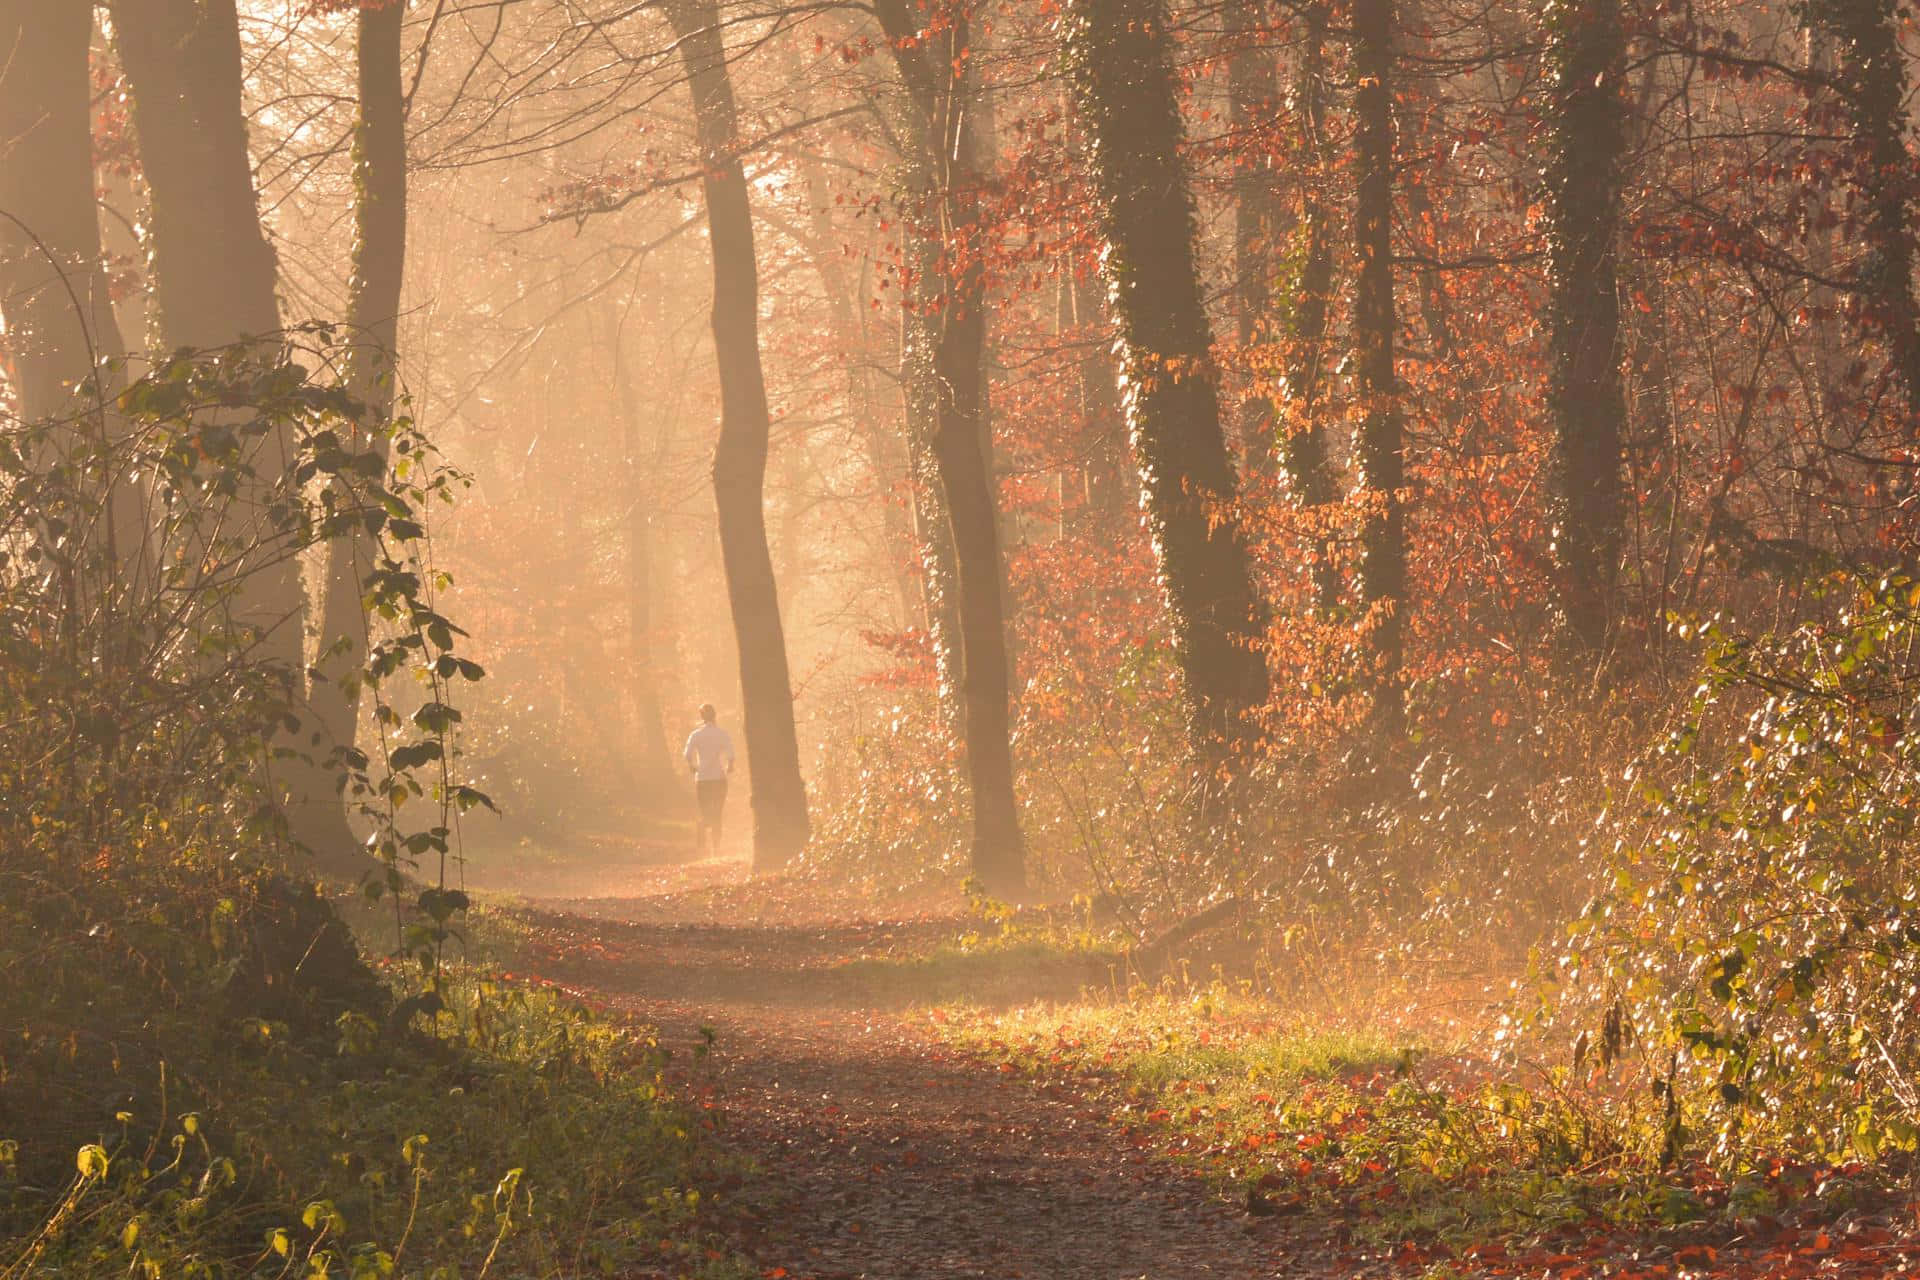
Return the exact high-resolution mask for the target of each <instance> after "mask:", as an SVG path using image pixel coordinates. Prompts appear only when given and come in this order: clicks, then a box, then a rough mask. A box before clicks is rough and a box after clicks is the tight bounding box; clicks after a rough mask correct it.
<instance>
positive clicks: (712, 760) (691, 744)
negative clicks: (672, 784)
mask: <svg viewBox="0 0 1920 1280" xmlns="http://www.w3.org/2000/svg"><path fill="white" fill-rule="evenodd" d="M719 714H720V713H719V712H717V711H715V710H714V709H713V704H712V703H711V702H708V703H705V704H703V705H702V706H701V708H700V727H699V728H697V729H695V730H694V731H693V732H692V733H690V734H688V735H687V746H686V751H685V755H686V758H687V768H689V769H691V770H692V771H693V790H694V799H695V800H697V801H698V802H699V806H700V825H699V826H698V827H696V828H695V830H694V837H693V839H694V845H695V846H696V847H697V848H701V849H705V850H707V851H708V852H710V853H716V854H717V853H719V852H720V826H721V821H722V819H724V818H725V816H726V809H727V776H728V775H729V774H731V773H732V772H733V735H732V734H730V733H728V732H727V731H726V730H725V729H722V728H721V727H720V726H719V725H718V724H717V723H715V721H716V720H717V719H718V718H719ZM709 832H711V833H712V837H713V838H712V842H711V843H709V842H708V839H707V837H708V833H709Z"/></svg>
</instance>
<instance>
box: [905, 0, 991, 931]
mask: <svg viewBox="0 0 1920 1280" xmlns="http://www.w3.org/2000/svg"><path fill="white" fill-rule="evenodd" d="M876 10H877V12H878V14H879V16H880V22H881V26H882V27H883V29H884V30H885V31H886V34H887V36H888V38H889V40H890V41H891V43H892V47H893V49H894V53H895V58H896V60H897V61H898V63H899V65H900V71H901V77H902V79H903V80H904V81H905V82H906V85H907V91H908V94H909V96H910V98H911V99H912V100H913V103H914V115H915V119H916V123H917V125H918V126H919V128H918V133H919V138H918V142H919V146H918V152H919V154H918V155H917V156H916V157H915V158H914V160H913V165H912V167H913V169H914V173H915V179H916V180H915V183H914V186H915V191H914V194H915V197H916V201H915V203H916V206H917V207H916V208H915V209H914V210H913V211H912V212H911V214H910V216H909V217H908V219H907V229H906V234H907V235H908V236H911V237H913V238H915V239H916V240H918V241H919V242H920V243H919V244H918V245H917V246H914V248H913V252H914V255H915V257H916V259H918V267H919V269H918V270H917V271H916V272H915V278H914V282H913V288H914V292H913V296H912V298H911V301H910V304H909V306H910V309H911V310H912V311H913V313H914V314H913V317H912V318H911V319H910V321H909V323H910V324H912V325H913V326H914V327H915V328H916V329H919V330H921V331H922V332H920V333H919V334H917V335H915V338H914V341H915V344H916V346H924V347H925V350H924V351H917V352H916V358H917V359H918V360H919V361H920V362H921V363H922V366H923V367H924V368H925V369H926V370H927V371H928V372H930V374H931V387H930V388H929V389H930V390H931V392H932V397H933V403H932V405H931V406H928V405H924V404H923V405H921V406H920V408H921V410H922V411H923V412H924V411H926V409H928V408H931V410H932V413H933V422H932V431H931V433H930V440H929V444H930V446H931V452H932V454H933V462H934V466H935V469H936V470H937V472H938V474H939V480H940V491H941V496H942V497H943V499H944V500H945V506H946V515H947V525H948V529H949V531H950V535H951V538H952V547H953V565H954V582H955V585H956V587H957V588H958V595H959V600H958V605H959V623H960V636H959V640H960V643H959V646H958V648H959V659H960V663H959V666H960V671H959V675H960V695H961V696H960V701H961V707H962V712H963V720H962V724H963V727H964V734H965V745H966V762H967V781H968V784H969V787H970V789H971V792H972V796H973V839H972V848H971V854H970V857H971V864H972V869H973V874H974V876H975V877H976V878H977V879H978V880H979V881H980V883H981V884H982V886H983V887H984V888H985V889H986V890H987V892H989V893H991V894H994V895H995V896H1001V897H1007V896H1013V895H1016V894H1019V893H1022V892H1024V891H1025V888H1026V843H1025V839H1024V837H1023V836H1022V835H1021V833H1020V809H1019V802H1018V800H1017V798H1016V797H1015V794H1014V781H1013V745H1012V738H1013V731H1012V730H1013V727H1012V719H1011V712H1010V707H1009V703H1010V700H1011V687H1010V686H1011V683H1012V664H1011V663H1010V662H1009V661H1008V657H1007V633H1006V589H1005V583H1004V580H1003V572H1004V570H1003V565H1002V561H1001V555H1000V530H999V509H998V508H999V504H998V502H997V500H996V497H995V491H994V490H995V486H994V480H993V472H992V468H991V465H990V463H989V461H988V446H987V443H986V432H987V422H988V419H987V404H986V393H987V388H986V345H987V289H986V276H985V272H984V270H983V269H982V266H981V263H980V256H979V255H980V252H981V250H982V248H983V246H982V245H981V244H980V243H979V240H980V238H981V227H980V219H981V212H980V207H979V200H980V194H979V186H980V181H981V179H980V174H979V171H978V169H977V168H976V167H975V164H976V160H977V158H978V157H977V151H978V148H977V145H976V141H975V138H974V133H973V129H974V125H973V122H972V119H971V114H970V109H971V106H972V102H971V98H972V94H971V93H970V92H969V88H970V86H969V83H968V76H969V73H968V67H969V65H970V55H971V52H972V50H971V46H970V43H969V41H970V30H969V26H968V23H967V15H966V11H965V8H964V7H963V6H958V5H956V6H954V7H953V8H952V9H951V10H947V11H944V12H942V13H940V14H939V19H940V20H939V21H938V22H937V23H936V24H935V25H934V27H933V28H930V29H929V30H928V31H925V32H923V31H922V30H921V28H920V25H919V23H918V21H917V19H916V15H915V14H914V13H913V12H912V11H910V10H909V8H908V6H907V4H906V3H905V0H881V3H880V4H878V5H877V6H876Z"/></svg>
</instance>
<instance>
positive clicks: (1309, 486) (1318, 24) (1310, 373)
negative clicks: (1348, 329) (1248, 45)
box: [1280, 4, 1340, 617]
mask: <svg viewBox="0 0 1920 1280" xmlns="http://www.w3.org/2000/svg"><path fill="white" fill-rule="evenodd" d="M1305 17H1306V24H1307V29H1306V40H1305V43H1304V44H1303V45H1302V47H1301V51H1300V70H1299V82H1298V86H1297V92H1296V96H1297V98H1298V101H1299V103H1300V111H1301V117H1302V123H1303V126H1304V128H1305V130H1306V138H1305V144H1306V145H1305V150H1306V151H1307V152H1308V154H1310V155H1311V156H1312V157H1313V158H1314V161H1315V163H1314V165H1313V168H1312V172H1311V173H1310V174H1309V175H1308V179H1307V182H1306V183H1305V185H1304V188H1303V190H1304V192H1305V194H1304V196H1303V198H1302V200H1301V224H1302V225H1301V231H1302V233H1303V235H1304V236H1305V239H1306V244H1305V246H1304V256H1303V258H1302V261H1301V264H1300V275H1299V279H1298V281H1297V283H1296V284H1295V286H1294V297H1293V306H1292V307H1291V308H1289V310H1288V316H1287V324H1286V330H1285V338H1286V341H1285V343H1284V347H1285V351H1286V370H1287V417H1288V421H1287V423H1286V424H1285V427H1284V430H1283V433H1282V438H1281V443H1280V465H1281V469H1282V471H1283V473H1284V474H1285V475H1286V478H1287V486H1288V488H1289V489H1291V490H1292V492H1293V496H1294V500H1295V501H1296V502H1298V503H1299V504H1300V505H1301V506H1302V507H1304V508H1306V509H1307V510H1308V511H1309V512H1314V513H1318V514H1319V516H1320V517H1321V518H1322V519H1324V518H1326V516H1327V514H1328V513H1329V512H1330V511H1331V510H1332V508H1333V504H1334V503H1336V502H1338V501H1339V497H1340V495H1339V492H1338V489H1337V488H1336V486H1335V484H1334V479H1333V466H1332V464H1331V463H1330V462H1329V461H1328V458H1327V438H1326V427H1325V425H1324V423H1323V420H1322V413H1323V412H1324V410H1323V404H1322V400H1323V395H1324V391H1325V381H1326V355H1325V350H1324V349H1325V346H1326V339H1327V312H1328V309H1329V305H1330V303H1331V301H1332V297H1333V236H1332V235H1331V233H1330V231H1329V229H1328V226H1327V201H1326V196H1325V193H1324V192H1323V191H1322V189H1321V184H1322V183H1324V182H1325V181H1326V180H1327V176H1328V172H1329V170H1330V169H1331V164H1330V159H1331V157H1330V156H1329V150H1330V148H1329V147H1328V145H1327V135H1326V123H1327V111H1326V52H1325V43H1326V34H1327V10H1326V6H1325V5H1323V4H1313V5H1309V6H1308V8H1307V10H1306V14H1305ZM1316 542H1317V545H1316V546H1315V548H1314V553H1313V560H1312V564H1311V566H1310V572H1311V574H1312V577H1313V598H1314V607H1315V609H1316V611H1317V612H1318V613H1320V614H1321V616H1323V617H1326V616H1331V615H1332V614H1333V613H1334V612H1335V611H1336V610H1338V609H1339V607H1340V571H1339V567H1338V566H1337V565H1336V564H1335V563H1334V560H1333V547H1332V544H1331V542H1330V540H1329V539H1327V538H1326V537H1325V536H1320V537H1318V538H1317V539H1316Z"/></svg>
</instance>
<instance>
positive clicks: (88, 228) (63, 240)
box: [0, 0, 126, 422]
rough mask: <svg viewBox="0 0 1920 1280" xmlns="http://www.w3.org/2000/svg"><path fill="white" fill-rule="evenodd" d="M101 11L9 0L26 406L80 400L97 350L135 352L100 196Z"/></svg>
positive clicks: (12, 274) (0, 80)
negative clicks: (93, 57) (125, 330)
mask: <svg viewBox="0 0 1920 1280" xmlns="http://www.w3.org/2000/svg"><path fill="white" fill-rule="evenodd" d="M92 38H93V13H92V11H91V9H90V8H89V7H88V6H87V5H84V4H57V5H46V4H44V3H36V0H0V48H4V49H5V51H6V53H5V60H4V63H0V140H3V142H0V145H4V147H5V155H4V157H3V158H0V159H3V160H4V163H0V254H4V257H0V290H4V293H0V308H3V309H4V311H5V314H6V321H7V354H8V355H9V356H10V357H11V359H12V364H13V375H14V383H15V393H16V395H17V396H18V398H19V404H20V416H21V417H22V418H23V419H25V420H26V421H29V422H34V421H39V420H41V419H45V418H48V417H51V416H52V415H54V414H56V413H66V412H71V411H72V409H73V408H74V407H75V406H74V404H73V400H72V397H73V390H74V388H75V387H77V386H78V385H79V384H80V383H81V382H83V381H84V380H85V379H86V378H87V377H88V376H89V375H91V374H92V373H93V370H94V366H95V362H96V361H97V360H100V359H105V358H108V357H114V356H122V355H125V354H126V350H125V347H124V345H123V344H122V342H121V339H120V329H119V325H118V324H117V323H116V322H115V320H114V316H113V305H112V298H111V297H110V296H109V293H108V289H107V278H106V270H105V266H104V261H103V257H102V251H101V242H100V222H99V217H98V213H97V209H96V205H95V200H94V177H93V139H92V133H91V117H90V109H91V101H92V86H91V83H90V80H89V67H88V56H89V46H90V44H91V42H92Z"/></svg>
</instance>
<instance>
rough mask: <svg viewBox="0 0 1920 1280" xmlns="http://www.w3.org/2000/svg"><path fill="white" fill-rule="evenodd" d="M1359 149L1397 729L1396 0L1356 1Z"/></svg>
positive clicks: (1382, 710) (1368, 425) (1361, 372)
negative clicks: (1394, 101) (1394, 291)
mask: <svg viewBox="0 0 1920 1280" xmlns="http://www.w3.org/2000/svg"><path fill="white" fill-rule="evenodd" d="M1353 22H1354V47H1353V64H1354V75H1355V78H1356V81H1357V84H1358V87H1357V88H1356V89H1355V91H1354V101H1353V110H1354V116H1355V137H1354V150H1355V153H1356V155H1355V159H1356V163H1357V165H1358V168H1359V181H1358V184H1357V185H1358V191H1357V194H1356V200H1355V209H1354V223H1355V232H1356V248H1357V250H1358V254H1359V260H1360V261H1359V279H1358V281H1357V296H1356V297H1355V299H1354V313H1353V322H1354V323H1353V327H1354V343H1355V345H1356V347H1358V351H1357V353H1356V354H1357V357H1358V358H1357V359H1356V361H1355V368H1356V377H1357V382H1358V385H1359V395H1360V402H1361V412H1362V417H1361V421H1360V439H1359V448H1358V449H1357V450H1356V453H1357V455H1358V459H1357V460H1358V463H1359V480H1360V488H1361V496H1362V498H1363V500H1364V501H1365V503H1366V511H1365V513H1364V515H1363V516H1362V523H1361V529H1360V600H1361V603H1362V605H1364V606H1365V608H1366V609H1367V612H1368V625H1369V626H1370V627H1371V628H1372V630H1371V633H1370V634H1371V636H1372V651H1373V660H1374V670H1373V672H1372V673H1371V674H1372V679H1373V692H1374V713H1375V719H1376V724H1377V725H1378V726H1379V727H1380V728H1381V729H1382V730H1383V732H1384V733H1385V734H1387V735H1389V736H1394V735H1397V734H1398V733H1399V731H1400V728H1401V726H1402V724H1403V723H1404V720H1405V689H1404V684H1403V680H1402V674H1401V665H1402V650H1403V648H1404V645H1405V635H1406V616H1405V615H1406V604H1407V548H1406V512H1405V509H1404V506H1403V500H1402V496H1401V490H1402V488H1404V486H1405V484H1406V432H1405V427H1404V424H1403V422H1402V418H1401V412H1400V393H1399V385H1398V378H1397V376H1396V373H1397V371H1396V367H1395V358H1394V339H1395V330H1396V326H1397V324H1398V321H1397V319H1396V317H1395V311H1394V294H1393V156H1394V145H1393V135H1394V127H1393V126H1394V117H1393V36H1394V0H1355V4H1354V10H1353Z"/></svg>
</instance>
